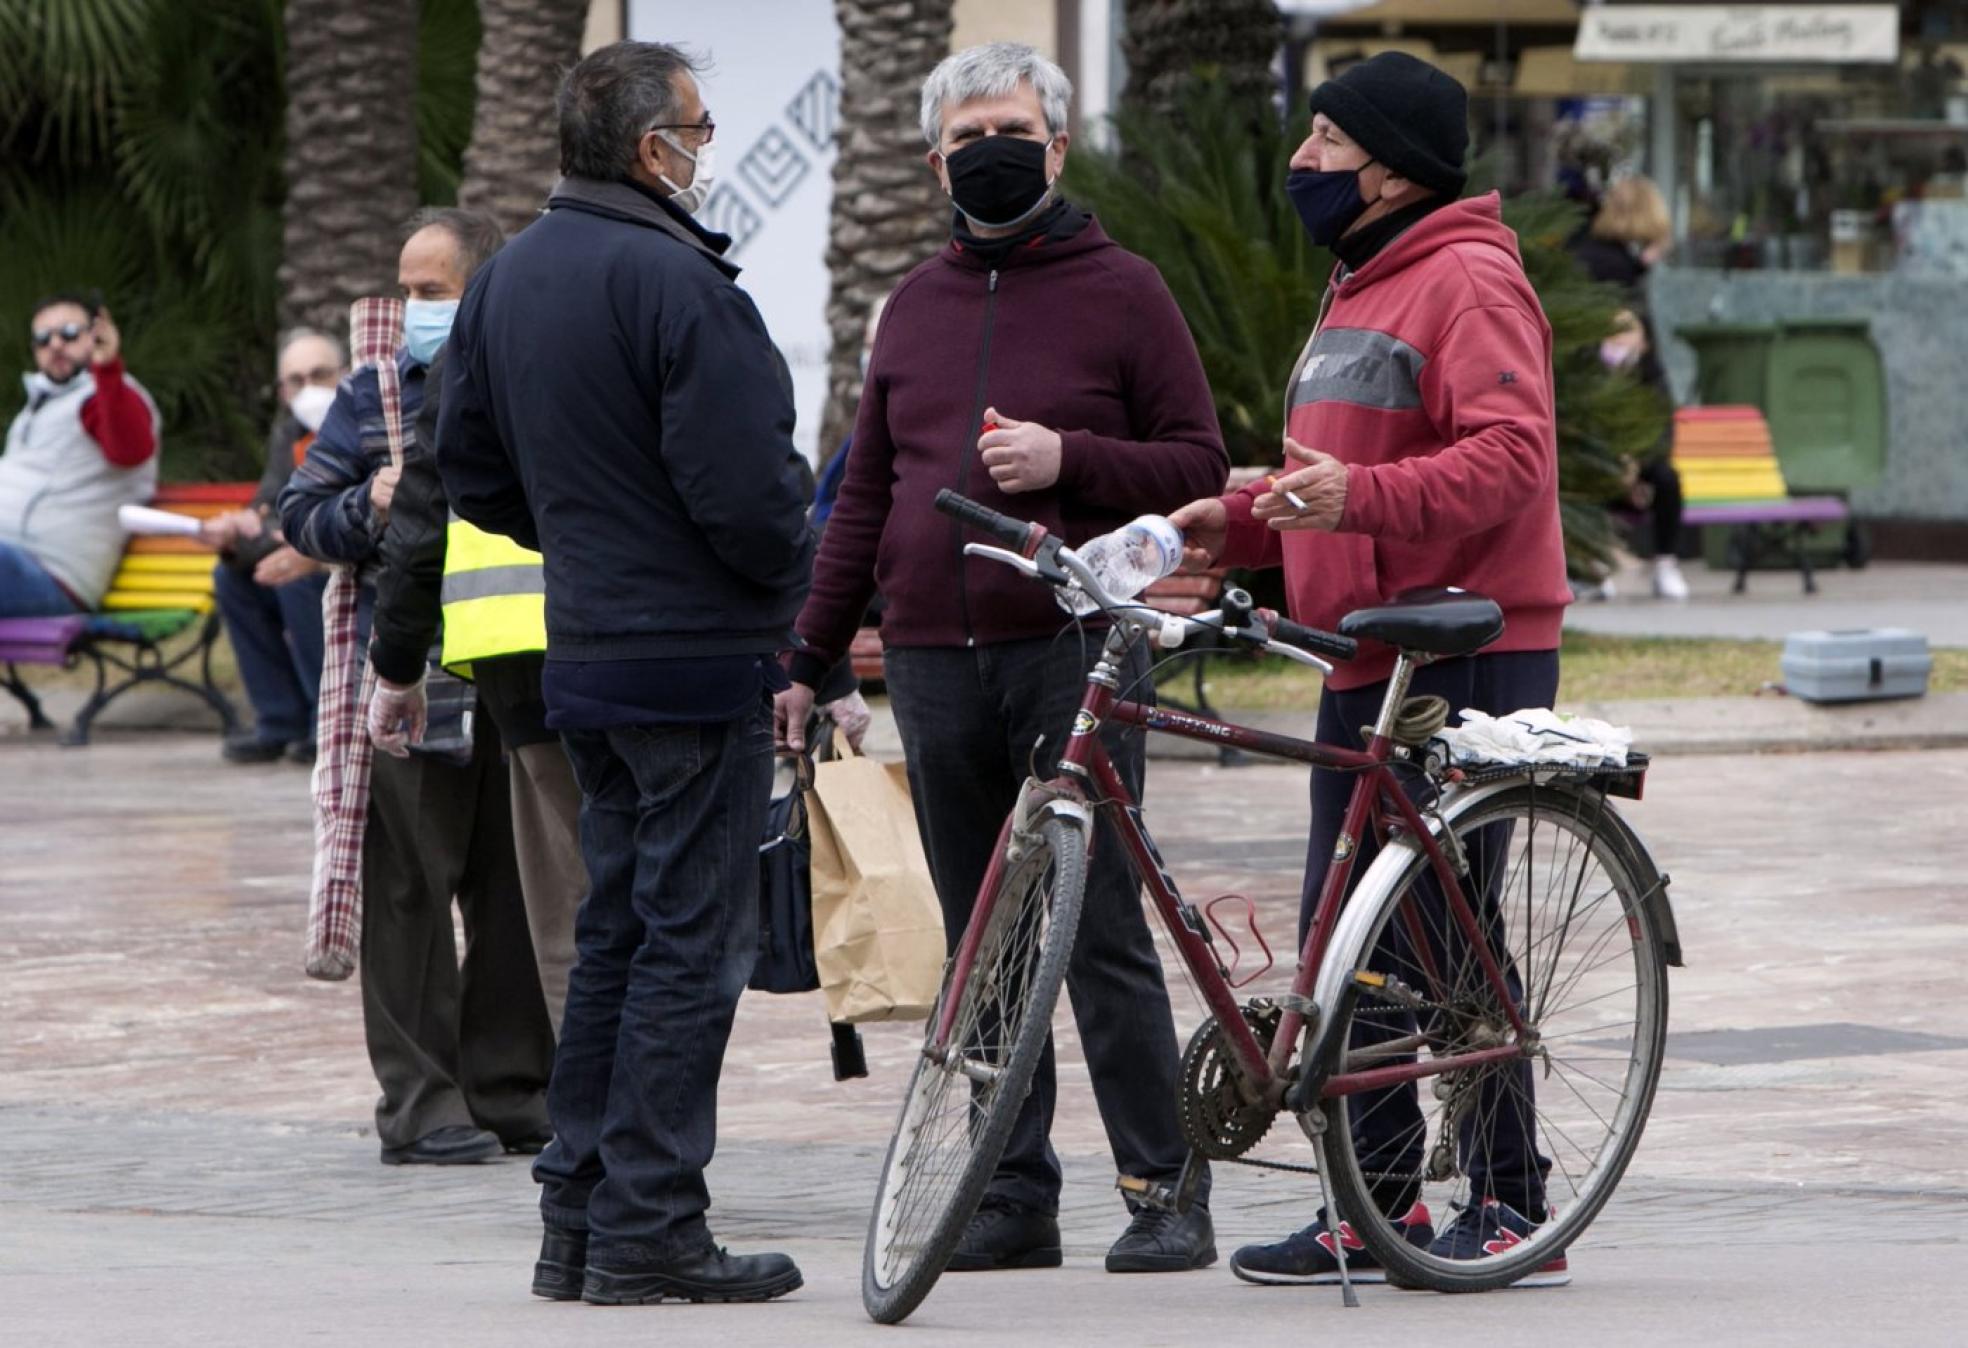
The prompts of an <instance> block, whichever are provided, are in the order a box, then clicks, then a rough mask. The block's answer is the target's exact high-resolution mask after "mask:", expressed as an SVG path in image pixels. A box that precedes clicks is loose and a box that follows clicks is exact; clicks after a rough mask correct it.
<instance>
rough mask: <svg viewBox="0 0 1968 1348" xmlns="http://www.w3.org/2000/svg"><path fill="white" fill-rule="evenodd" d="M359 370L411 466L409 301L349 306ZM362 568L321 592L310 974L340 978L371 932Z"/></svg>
mask: <svg viewBox="0 0 1968 1348" xmlns="http://www.w3.org/2000/svg"><path fill="white" fill-rule="evenodd" d="M349 337H350V342H349V345H350V348H351V355H352V357H353V363H354V365H355V367H356V368H358V369H360V368H361V367H362V366H364V365H373V366H375V367H376V374H377V382H378V384H379V385H380V387H381V390H382V400H383V424H384V427H385V428H386V430H387V431H388V433H389V450H390V462H391V463H393V464H396V465H398V466H399V467H400V466H401V465H402V463H403V390H402V387H401V385H400V384H399V383H398V379H397V369H396V349H397V347H398V346H400V345H402V342H403V301H402V300H398V299H364V300H357V301H356V302H355V303H354V304H353V305H351V306H350V308H349ZM361 593H362V584H361V582H360V581H359V580H358V579H357V578H356V568H354V567H352V566H338V567H336V568H334V570H333V572H332V574H330V576H329V577H328V589H327V591H326V593H325V594H324V595H323V596H322V601H321V618H322V637H323V642H322V651H323V654H322V661H321V695H320V699H319V702H318V703H317V711H316V713H315V721H316V726H315V758H314V780H313V793H314V882H313V884H312V886H311V887H310V889H309V893H308V932H307V973H308V977H310V978H321V979H329V980H338V979H344V978H347V977H348V976H349V975H350V974H352V973H354V972H355V958H356V948H357V943H358V941H359V940H360V939H361V932H362V835H363V832H364V829H365V826H366V825H367V823H368V819H369V760H370V754H371V752H372V750H371V747H370V744H369V735H368V732H367V730H366V729H365V728H364V721H365V718H366V717H367V714H368V708H369V698H370V695H371V693H373V692H374V690H375V686H376V675H375V672H374V671H373V670H372V669H370V667H369V661H368V659H367V658H366V657H367V652H365V651H364V650H363V649H362V647H361V645H360V643H359V642H358V640H357V635H358V632H357V624H356V605H357V601H358V600H359V599H360V597H361Z"/></svg>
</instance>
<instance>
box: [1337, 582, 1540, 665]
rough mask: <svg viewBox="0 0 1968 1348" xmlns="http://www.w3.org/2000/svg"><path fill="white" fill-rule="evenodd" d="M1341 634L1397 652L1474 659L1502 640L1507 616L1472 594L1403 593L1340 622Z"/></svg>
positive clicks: (1435, 589) (1450, 590)
mask: <svg viewBox="0 0 1968 1348" xmlns="http://www.w3.org/2000/svg"><path fill="white" fill-rule="evenodd" d="M1339 630H1340V632H1341V634H1342V635H1345V636H1349V637H1361V638H1365V639H1368V640H1371V641H1383V642H1386V643H1387V644H1388V645H1389V646H1393V647H1395V648H1396V649H1398V650H1404V651H1420V652H1423V653H1425V654H1428V655H1470V654H1473V653H1474V652H1476V651H1479V650H1481V649H1483V647H1485V646H1487V645H1489V644H1490V643H1491V642H1492V641H1495V640H1496V639H1497V638H1498V637H1500V636H1502V635H1503V610H1502V609H1500V608H1498V607H1497V604H1496V600H1494V599H1491V598H1488V597H1487V596H1485V595H1480V594H1473V593H1471V592H1470V591H1468V590H1457V589H1453V588H1447V589H1445V588H1441V587H1431V588H1429V589H1423V590H1404V591H1402V592H1401V593H1400V594H1397V595H1395V596H1394V597H1393V598H1392V599H1390V600H1388V601H1387V602H1386V603H1384V604H1376V605H1374V606H1373V607H1372V608H1361V609H1354V610H1353V611H1352V612H1351V613H1349V614H1347V615H1346V616H1345V617H1344V618H1341V619H1340V620H1339Z"/></svg>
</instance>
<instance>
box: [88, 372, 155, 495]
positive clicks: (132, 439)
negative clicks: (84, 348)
mask: <svg viewBox="0 0 1968 1348" xmlns="http://www.w3.org/2000/svg"><path fill="white" fill-rule="evenodd" d="M92 372H93V373H94V375H95V377H96V391H95V392H94V393H92V394H90V395H89V400H88V401H87V402H85V403H83V404H82V428H83V429H84V430H86V431H87V432H89V436H90V438H91V439H93V440H94V441H95V442H96V444H97V445H98V446H100V447H101V449H102V452H103V457H104V458H105V459H108V460H109V461H110V462H111V463H113V464H115V465H116V466H117V467H118V468H135V467H136V466H137V465H138V464H140V463H142V462H143V461H144V460H146V459H148V458H149V457H150V456H151V455H152V454H155V453H156V452H157V431H156V428H155V427H154V426H153V425H152V424H151V416H150V404H148V403H146V402H145V401H144V400H143V395H142V394H140V393H138V392H137V391H136V390H135V389H134V388H131V387H130V385H129V383H128V382H127V381H126V380H125V379H124V378H123V362H122V361H120V360H112V361H110V362H109V363H108V364H106V365H97V366H95V367H93V371H92Z"/></svg>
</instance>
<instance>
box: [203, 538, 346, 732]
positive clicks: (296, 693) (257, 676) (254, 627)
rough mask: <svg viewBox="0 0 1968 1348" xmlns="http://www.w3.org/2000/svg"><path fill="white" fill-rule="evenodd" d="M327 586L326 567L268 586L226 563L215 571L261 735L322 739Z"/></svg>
mask: <svg viewBox="0 0 1968 1348" xmlns="http://www.w3.org/2000/svg"><path fill="white" fill-rule="evenodd" d="M327 588H328V575H327V573H326V572H321V573H318V574H316V575H312V576H305V577H303V578H302V579H300V580H295V581H289V582H288V583H287V584H285V585H262V584H260V583H259V582H258V581H256V580H254V579H253V577H252V576H251V575H249V574H247V573H246V572H244V571H241V570H240V569H239V568H237V567H235V566H230V565H228V564H226V563H224V562H221V563H219V565H218V566H217V567H216V568H215V569H214V570H213V572H212V592H213V597H214V598H215V599H216V600H217V601H218V605H219V614H220V616H221V617H223V618H224V619H225V628H226V636H227V637H228V638H229V639H230V640H231V641H232V650H233V654H235V655H236V656H238V657H239V678H240V681H241V682H242V683H244V684H245V685H246V696H247V698H248V700H250V701H251V702H252V704H253V719H254V722H255V725H254V734H256V735H257V736H258V737H259V738H261V739H263V740H278V741H281V742H283V743H289V742H292V741H294V740H311V739H313V738H314V710H315V701H316V698H317V697H318V696H319V694H320V691H321V643H322V637H321V592H322V591H323V590H325V589H327Z"/></svg>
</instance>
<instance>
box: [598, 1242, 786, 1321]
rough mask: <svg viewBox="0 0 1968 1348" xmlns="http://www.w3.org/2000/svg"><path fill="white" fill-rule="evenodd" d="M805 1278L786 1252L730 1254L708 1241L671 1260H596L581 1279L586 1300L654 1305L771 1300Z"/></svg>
mask: <svg viewBox="0 0 1968 1348" xmlns="http://www.w3.org/2000/svg"><path fill="white" fill-rule="evenodd" d="M604 1257H605V1256H604ZM803 1281H804V1280H803V1279H802V1278H801V1277H800V1271H799V1267H798V1265H796V1264H794V1263H793V1261H792V1260H790V1259H788V1258H787V1257H786V1256H785V1255H783V1254H730V1253H728V1252H727V1251H725V1250H724V1249H723V1248H722V1247H720V1246H716V1245H707V1246H705V1247H704V1248H703V1249H702V1250H699V1251H698V1252H697V1253H695V1254H692V1255H687V1256H685V1257H684V1258H682V1259H676V1260H672V1261H670V1262H668V1263H660V1264H658V1263H652V1264H636V1265H631V1266H627V1267H622V1268H597V1267H596V1266H595V1265H593V1264H590V1265H588V1270H587V1277H586V1278H585V1279H584V1280H583V1281H582V1283H581V1300H583V1301H585V1302H587V1303H588V1304H589V1305H591V1306H653V1305H655V1304H656V1303H657V1302H659V1301H661V1300H663V1299H664V1298H665V1297H668V1298H671V1299H674V1300H677V1301H770V1300H772V1299H773V1298H774V1297H782V1296H784V1295H786V1293H788V1292H792V1291H796V1290H798V1288H799V1286H800V1284H801V1283H802V1282H803Z"/></svg>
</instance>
